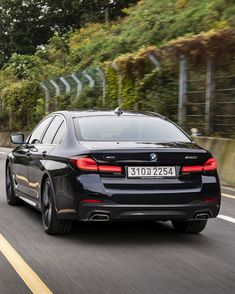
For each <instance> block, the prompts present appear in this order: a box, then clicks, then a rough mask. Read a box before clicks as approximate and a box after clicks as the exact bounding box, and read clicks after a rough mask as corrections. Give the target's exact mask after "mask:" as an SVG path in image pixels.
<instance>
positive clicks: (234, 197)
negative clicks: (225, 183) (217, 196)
mask: <svg viewBox="0 0 235 294" xmlns="http://www.w3.org/2000/svg"><path fill="white" fill-rule="evenodd" d="M222 196H223V197H226V198H230V199H234V200H235V196H232V195H229V194H224V193H222Z"/></svg>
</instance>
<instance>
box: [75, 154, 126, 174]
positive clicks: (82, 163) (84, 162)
mask: <svg viewBox="0 0 235 294" xmlns="http://www.w3.org/2000/svg"><path fill="white" fill-rule="evenodd" d="M71 162H72V163H73V164H74V165H75V166H76V167H77V168H79V169H80V170H85V171H96V172H98V171H99V172H104V173H122V167H121V166H118V165H99V164H97V162H96V161H95V160H94V159H92V158H89V157H82V158H72V159H71Z"/></svg>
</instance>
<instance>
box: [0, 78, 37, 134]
mask: <svg viewBox="0 0 235 294" xmlns="http://www.w3.org/2000/svg"><path fill="white" fill-rule="evenodd" d="M1 96H2V99H3V101H4V102H5V105H6V109H7V113H8V117H9V120H10V128H11V129H12V130H19V129H22V130H27V129H28V128H30V127H31V126H32V125H34V123H35V121H37V120H38V119H39V117H40V115H39V114H38V113H36V112H35V110H36V106H37V101H38V99H39V98H41V97H42V92H41V89H40V88H39V85H38V83H37V82H31V81H21V82H15V83H12V84H10V85H8V86H7V87H5V88H4V90H3V91H2V93H1Z"/></svg>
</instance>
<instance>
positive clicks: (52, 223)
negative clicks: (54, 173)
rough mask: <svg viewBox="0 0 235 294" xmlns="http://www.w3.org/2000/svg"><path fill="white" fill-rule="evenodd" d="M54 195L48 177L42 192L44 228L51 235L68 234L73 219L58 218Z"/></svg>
mask: <svg viewBox="0 0 235 294" xmlns="http://www.w3.org/2000/svg"><path fill="white" fill-rule="evenodd" d="M54 197H55V195H54V189H53V186H52V183H51V181H50V180H49V178H48V179H46V181H45V182H44V185H43V192H42V223H43V227H44V230H45V232H46V233H47V234H49V235H64V234H68V233H70V231H71V228H72V221H70V220H60V219H59V218H58V215H57V212H56V209H55V202H54Z"/></svg>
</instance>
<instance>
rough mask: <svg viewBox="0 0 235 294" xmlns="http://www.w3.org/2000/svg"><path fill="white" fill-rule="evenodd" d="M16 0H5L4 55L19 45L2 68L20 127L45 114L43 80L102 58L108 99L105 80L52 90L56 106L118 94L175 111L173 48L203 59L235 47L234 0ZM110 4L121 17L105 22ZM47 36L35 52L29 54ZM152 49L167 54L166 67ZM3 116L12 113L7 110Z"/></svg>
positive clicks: (108, 102)
mask: <svg viewBox="0 0 235 294" xmlns="http://www.w3.org/2000/svg"><path fill="white" fill-rule="evenodd" d="M16 2H17V3H16V5H14V7H13V5H12V4H13V1H10V0H7V1H1V0H0V26H1V28H2V32H0V49H1V50H0V52H2V53H3V57H4V58H5V59H6V58H10V56H11V53H12V52H17V53H18V54H17V53H15V54H13V55H12V56H11V58H10V60H9V62H8V63H7V64H6V65H5V66H4V68H2V70H1V71H0V98H1V99H2V101H4V102H5V105H6V106H7V110H8V112H9V113H8V114H7V117H8V118H9V116H11V118H12V120H11V127H12V128H15V129H19V128H27V126H30V125H31V124H33V123H34V122H35V121H37V120H38V119H40V118H41V117H42V116H43V115H44V114H45V101H44V93H43V92H42V90H41V89H40V88H39V83H40V81H41V80H49V79H52V78H58V77H59V76H61V75H66V74H71V73H72V72H77V71H78V72H82V71H83V70H84V69H87V68H88V70H89V68H92V69H93V70H94V69H95V68H96V67H97V66H100V67H101V68H102V69H103V70H104V72H105V76H106V98H105V103H103V97H102V91H101V90H102V85H101V82H100V85H99V86H98V87H97V86H96V87H95V88H93V89H90V88H89V87H88V86H86V87H85V88H84V89H83V91H82V94H81V96H80V97H79V99H78V97H77V96H76V93H72V94H71V95H61V96H59V97H53V98H51V99H50V111H54V110H57V109H78V108H79V109H86V108H102V107H104V108H115V107H117V105H118V101H119V99H120V100H121V106H122V107H123V108H128V109H130V108H131V109H139V110H149V111H156V112H160V113H162V114H165V115H166V116H168V117H171V118H172V119H176V103H177V92H178V64H177V63H176V61H175V60H176V59H175V54H172V52H176V53H177V54H180V53H182V54H185V55H187V56H188V57H190V58H191V59H192V60H194V61H195V63H197V62H198V57H200V56H202V55H204V53H206V54H208V55H213V56H217V55H218V52H220V53H222V55H223V53H224V52H225V51H226V50H227V51H226V52H227V53H228V54H225V55H226V56H230V55H229V54H230V53H231V52H230V49H231V48H234V45H233V42H234V38H233V37H231V36H232V35H231V34H233V28H234V26H235V18H234V12H235V4H234V1H233V0H204V1H199V0H157V1H156V0H140V1H138V3H137V5H135V6H132V7H130V8H125V9H124V10H122V9H123V8H124V7H126V6H128V5H129V4H131V3H135V2H137V1H136V0H130V1H112V2H110V1H108V0H100V1H95V3H94V1H90V0H89V1H83V0H82V1H77V0H73V1H62V0H59V1H52V0H36V1H24V3H25V4H24V5H26V6H24V5H23V6H24V7H22V1H20V0H17V1H16ZM45 3H47V9H46V10H45V11H44V12H43V15H41V13H42V10H40V9H41V8H42V5H44V4H45ZM14 4H15V3H14ZM7 9H8V10H7ZM14 9H15V11H14ZM107 9H108V10H107ZM121 10H122V11H121ZM6 11H9V13H8V14H6V13H5V12H6ZM105 11H106V18H107V13H108V14H109V17H110V19H111V20H114V19H115V21H113V22H111V23H108V24H107V23H105V22H104V20H105ZM4 13H5V14H6V15H4ZM124 15H126V17H124V18H121V19H120V18H118V17H120V16H124ZM13 19H15V20H17V21H16V22H15V21H13ZM88 21H91V22H96V23H90V24H88V23H87V22H88ZM9 24H10V25H9ZM26 27H27V28H28V29H27V30H26V31H27V32H24V30H25V28H26ZM68 30H70V31H69V32H67V31H68ZM202 31H203V32H204V31H205V32H207V33H203V32H202ZM6 32H7V34H6ZM64 32H66V33H65V34H64ZM195 34H197V35H195ZM47 40H49V42H48V44H45V43H46V41H47ZM172 40H173V41H172ZM42 44H44V45H43V46H40V47H39V48H38V49H37V51H36V53H35V54H34V55H27V54H26V55H25V53H31V52H34V51H35V48H36V45H42ZM233 50H234V49H233ZM150 54H152V55H154V56H155V57H156V58H157V59H158V60H159V61H160V62H161V68H160V69H156V67H155V66H154V65H153V64H152V62H151V61H150V60H149V55H150ZM4 58H3V59H4ZM3 59H2V60H3ZM5 59H4V60H5ZM113 61H115V63H116V65H117V66H118V69H119V74H117V72H116V71H115V70H114V69H113V67H112V63H113ZM0 64H1V60H0ZM29 110H30V111H29ZM0 120H3V122H5V121H6V120H7V118H6V114H5V113H4V114H2V116H0Z"/></svg>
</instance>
